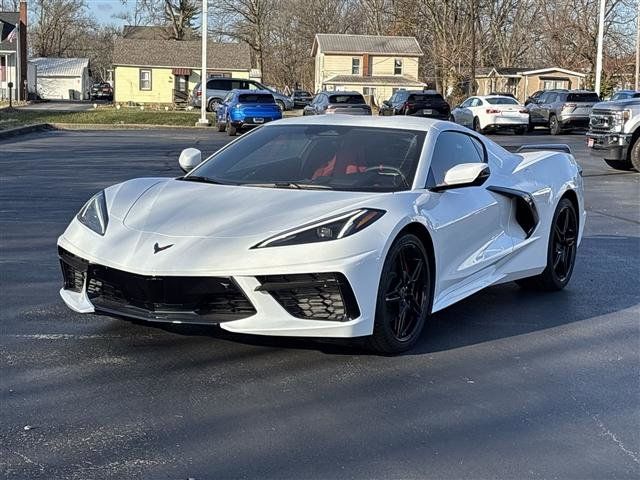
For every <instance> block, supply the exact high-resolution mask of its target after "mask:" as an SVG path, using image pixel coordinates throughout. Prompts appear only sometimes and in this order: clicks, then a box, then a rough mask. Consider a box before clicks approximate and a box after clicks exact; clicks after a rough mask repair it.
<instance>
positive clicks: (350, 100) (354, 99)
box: [329, 95, 365, 105]
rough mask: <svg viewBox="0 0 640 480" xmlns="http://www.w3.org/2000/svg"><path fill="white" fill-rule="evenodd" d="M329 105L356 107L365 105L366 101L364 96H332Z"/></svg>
mask: <svg viewBox="0 0 640 480" xmlns="http://www.w3.org/2000/svg"><path fill="white" fill-rule="evenodd" d="M329 103H332V104H338V105H339V104H343V105H356V104H360V103H365V101H364V97H363V96H362V95H331V96H330V97H329Z"/></svg>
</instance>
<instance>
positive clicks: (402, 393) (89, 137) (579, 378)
mask: <svg viewBox="0 0 640 480" xmlns="http://www.w3.org/2000/svg"><path fill="white" fill-rule="evenodd" d="M212 130H213V129H212ZM212 130H208V131H201V130H162V131H104V132H101V131H51V132H43V133H33V134H28V135H24V136H19V137H14V138H10V139H5V140H0V167H1V170H0V262H1V270H0V368H1V372H0V405H1V411H0V472H1V474H2V476H3V478H16V479H52V478H56V479H103V478H104V479H106V478H109V479H125V478H136V479H187V478H195V479H198V480H202V479H227V478H261V479H266V478H286V479H306V478H310V479H316V478H317V479H329V478H341V479H351V478H354V479H355V478H358V479H359V478H363V479H364V478H380V479H421V478H451V479H458V478H474V479H485V478H513V479H522V478H532V479H536V478H575V479H585V478H593V479H603V478H607V479H618V478H620V479H622V478H630V479H631V478H633V479H636V478H638V477H639V476H640V382H639V378H640V377H639V374H640V349H639V345H640V321H639V320H640V305H639V304H640V289H639V287H638V280H639V278H640V213H639V205H640V174H637V173H627V172H616V171H614V170H611V169H609V168H608V167H607V166H606V165H605V164H604V163H603V162H602V161H601V160H598V159H596V158H591V157H589V156H588V153H587V152H586V148H585V146H584V137H583V135H580V134H574V135H563V136H560V137H550V136H548V135H544V134H541V133H540V132H538V133H537V134H534V135H530V136H525V137H521V136H514V135H511V134H507V133H505V134H500V135H493V136H492V138H493V139H494V140H497V141H498V142H499V143H501V144H503V145H507V146H516V145H520V144H523V143H536V142H541V143H548V142H551V141H553V142H562V143H568V144H570V145H571V146H572V148H573V149H574V151H575V154H576V156H577V158H578V160H579V162H580V163H581V165H582V166H583V168H584V175H585V184H586V200H587V209H588V212H589V216H588V224H587V227H586V236H585V239H584V241H583V244H582V247H581V249H580V250H579V256H578V260H577V265H576V270H575V272H574V277H573V280H572V282H571V284H570V285H569V287H568V288H567V289H566V290H565V291H563V292H560V293H556V294H534V293H525V292H523V291H521V290H519V289H518V288H517V287H516V286H515V285H513V284H507V285H502V286H497V287H492V288H490V289H488V290H486V291H484V292H481V293H479V294H476V295H474V296H473V297H471V298H469V299H467V300H465V301H463V302H461V303H459V304H457V305H455V306H453V307H450V308H448V309H446V310H445V311H442V312H440V313H438V314H436V315H435V316H434V318H433V319H432V322H431V323H430V324H429V325H428V327H427V328H426V329H425V332H424V334H423V337H422V340H421V342H420V343H419V345H418V346H417V348H416V349H414V350H413V351H411V352H409V353H408V354H406V355H403V356H399V357H394V358H384V357H377V356H374V355H370V354H368V353H366V352H360V351H357V350H354V349H353V348H350V347H348V346H344V345H341V344H335V343H331V342H317V341H307V340H296V339H282V338H275V339H274V338H263V337H251V336H239V335H231V334H229V333H224V332H223V331H221V330H219V329H213V328H194V327H187V326H171V327H162V326H154V325H149V324H144V323H133V322H129V321H123V320H117V319H113V318H108V317H103V316H94V315H79V314H75V313H73V312H71V311H70V310H68V309H67V308H66V307H65V306H64V305H63V303H62V301H61V300H60V298H59V296H58V290H59V288H60V285H61V275H60V272H59V265H58V259H57V253H56V239H57V237H58V235H60V234H61V233H62V231H63V230H64V228H65V227H66V225H67V223H68V222H69V220H70V219H71V218H72V216H73V215H74V214H75V213H76V212H77V211H78V209H79V208H80V207H81V206H82V205H83V203H84V202H85V201H86V200H87V199H88V198H89V196H90V195H91V194H93V193H94V192H96V191H98V190H100V189H102V188H103V187H106V186H108V185H111V184H113V183H116V182H120V181H123V180H125V179H129V178H133V177H139V176H178V175H179V174H180V171H179V169H178V164H177V158H178V154H179V152H180V151H181V149H183V148H186V147H196V148H200V149H202V150H203V151H204V152H206V153H211V152H213V151H214V150H216V149H217V148H219V147H220V146H222V145H224V144H225V143H226V142H227V141H228V137H226V136H225V135H223V134H218V133H217V132H213V131H212Z"/></svg>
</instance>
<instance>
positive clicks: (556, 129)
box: [549, 115, 562, 135]
mask: <svg viewBox="0 0 640 480" xmlns="http://www.w3.org/2000/svg"><path fill="white" fill-rule="evenodd" d="M561 132H562V129H561V128H560V122H558V118H557V117H556V116H555V115H551V116H550V117H549V133H550V134H551V135H559V134H560V133H561Z"/></svg>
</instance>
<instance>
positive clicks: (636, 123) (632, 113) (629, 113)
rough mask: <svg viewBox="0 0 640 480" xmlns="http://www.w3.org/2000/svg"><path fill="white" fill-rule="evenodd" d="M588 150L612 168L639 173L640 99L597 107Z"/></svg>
mask: <svg viewBox="0 0 640 480" xmlns="http://www.w3.org/2000/svg"><path fill="white" fill-rule="evenodd" d="M587 146H588V147H589V148H590V149H591V153H592V154H593V155H595V156H598V157H602V159H603V160H604V161H605V162H606V163H607V165H609V166H610V167H611V168H615V169H616V170H631V169H632V168H634V169H636V170H637V171H638V172H640V98H634V99H632V100H618V101H614V102H602V103H598V104H596V105H595V106H594V107H593V111H592V112H591V123H590V126H589V132H588V133H587Z"/></svg>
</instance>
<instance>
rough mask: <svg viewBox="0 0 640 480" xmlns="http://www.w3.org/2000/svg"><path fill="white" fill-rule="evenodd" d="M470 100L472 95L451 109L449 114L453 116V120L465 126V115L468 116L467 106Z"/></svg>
mask: <svg viewBox="0 0 640 480" xmlns="http://www.w3.org/2000/svg"><path fill="white" fill-rule="evenodd" d="M472 100H473V97H471V98H467V99H466V100H465V101H464V102H462V103H461V104H460V105H458V106H457V107H455V108H454V109H453V110H452V111H451V116H452V117H453V121H454V122H456V123H458V124H460V125H465V126H466V123H465V122H466V120H465V116H468V114H467V109H468V108H469V106H471V101H472Z"/></svg>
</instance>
